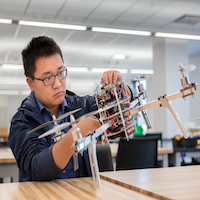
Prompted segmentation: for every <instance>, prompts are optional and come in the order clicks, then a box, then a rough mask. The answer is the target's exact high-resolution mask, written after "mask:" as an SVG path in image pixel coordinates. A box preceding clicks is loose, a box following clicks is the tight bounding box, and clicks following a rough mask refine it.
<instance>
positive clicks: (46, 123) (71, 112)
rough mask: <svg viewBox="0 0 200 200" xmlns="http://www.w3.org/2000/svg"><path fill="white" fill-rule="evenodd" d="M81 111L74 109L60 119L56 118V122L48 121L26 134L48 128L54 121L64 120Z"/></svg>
mask: <svg viewBox="0 0 200 200" xmlns="http://www.w3.org/2000/svg"><path fill="white" fill-rule="evenodd" d="M81 109H82V108H78V109H76V110H72V111H70V112H67V113H65V114H63V115H61V116H60V117H58V118H57V119H56V120H52V121H49V122H45V123H43V124H41V125H39V126H38V127H36V128H34V129H32V130H31V131H29V132H28V133H32V132H33V131H37V130H39V129H41V128H43V127H45V126H48V125H49V124H51V123H53V122H55V121H58V120H61V119H64V118H65V117H68V116H69V115H71V114H73V113H75V112H78V111H79V110H81Z"/></svg>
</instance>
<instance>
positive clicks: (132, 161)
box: [116, 137, 158, 170]
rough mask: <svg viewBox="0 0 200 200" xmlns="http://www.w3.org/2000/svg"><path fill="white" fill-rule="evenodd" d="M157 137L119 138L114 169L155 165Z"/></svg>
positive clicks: (141, 167)
mask: <svg viewBox="0 0 200 200" xmlns="http://www.w3.org/2000/svg"><path fill="white" fill-rule="evenodd" d="M157 141H158V139H157V138H153V137H150V138H144V137H143V138H137V137H136V138H134V139H129V141H127V140H126V139H124V138H121V139H120V141H119V148H118V153H117V160H116V170H128V169H143V168H152V167H157Z"/></svg>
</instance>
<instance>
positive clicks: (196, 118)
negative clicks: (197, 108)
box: [186, 117, 200, 121]
mask: <svg viewBox="0 0 200 200" xmlns="http://www.w3.org/2000/svg"><path fill="white" fill-rule="evenodd" d="M186 120H191V121H193V120H200V117H195V118H190V119H186Z"/></svg>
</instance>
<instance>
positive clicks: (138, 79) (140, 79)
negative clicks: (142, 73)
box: [133, 77, 144, 81]
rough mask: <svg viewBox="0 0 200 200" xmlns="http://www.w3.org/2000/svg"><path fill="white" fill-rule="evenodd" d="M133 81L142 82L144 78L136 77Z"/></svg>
mask: <svg viewBox="0 0 200 200" xmlns="http://www.w3.org/2000/svg"><path fill="white" fill-rule="evenodd" d="M133 80H134V81H142V80H144V78H140V77H139V78H138V77H135V78H134V79H133Z"/></svg>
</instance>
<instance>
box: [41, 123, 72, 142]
mask: <svg viewBox="0 0 200 200" xmlns="http://www.w3.org/2000/svg"><path fill="white" fill-rule="evenodd" d="M70 125H71V123H70V122H66V123H62V124H59V125H57V126H54V127H53V128H52V129H50V130H49V131H47V132H45V133H43V134H42V135H40V136H39V137H38V138H43V137H46V136H48V135H51V134H52V133H55V132H56V131H60V130H63V129H64V128H66V127H68V126H70Z"/></svg>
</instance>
